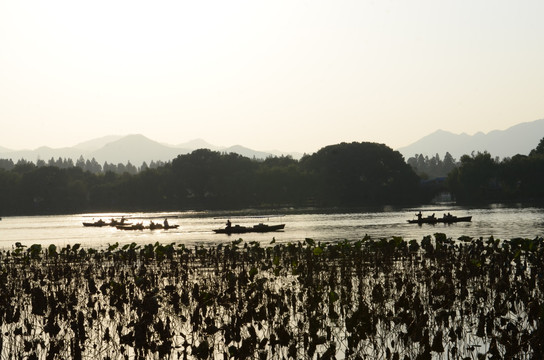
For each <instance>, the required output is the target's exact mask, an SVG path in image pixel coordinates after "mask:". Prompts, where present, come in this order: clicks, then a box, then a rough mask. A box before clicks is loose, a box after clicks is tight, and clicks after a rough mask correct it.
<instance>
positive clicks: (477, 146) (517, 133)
mask: <svg viewBox="0 0 544 360" xmlns="http://www.w3.org/2000/svg"><path fill="white" fill-rule="evenodd" d="M543 137H544V119H540V120H535V121H532V122H525V123H521V124H518V125H515V126H512V127H510V128H508V129H506V130H494V131H491V132H489V133H487V134H484V133H482V132H479V133H476V134H474V135H467V134H465V133H463V134H454V133H451V132H448V131H444V130H437V131H435V132H433V133H432V134H430V135H427V136H425V137H423V138H421V139H420V140H418V141H416V142H415V143H413V144H411V145H408V146H406V147H402V148H399V149H397V150H398V151H399V152H400V153H401V154H402V155H403V156H404V158H405V159H408V158H410V157H413V156H415V155H416V154H423V155H424V156H425V155H427V156H429V157H431V156H434V155H436V154H439V155H440V157H443V156H444V155H445V154H446V152H449V153H450V154H451V155H452V156H453V157H454V158H455V159H456V160H459V158H460V157H461V156H463V155H465V154H466V155H470V154H471V153H472V152H473V151H474V152H478V151H480V152H483V151H487V152H488V153H490V154H491V156H493V157H496V156H498V157H500V158H505V157H512V156H514V155H517V154H521V155H528V154H529V152H530V151H531V150H533V149H534V148H536V147H537V145H538V143H539V142H540V139H542V138H543Z"/></svg>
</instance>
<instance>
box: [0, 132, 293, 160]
mask: <svg viewBox="0 0 544 360" xmlns="http://www.w3.org/2000/svg"><path fill="white" fill-rule="evenodd" d="M202 148H206V149H210V150H213V151H221V152H226V153H231V152H233V153H237V154H240V155H243V156H247V157H249V158H256V159H265V158H267V157H270V156H281V155H291V156H293V157H294V158H300V156H302V155H301V154H298V153H287V152H280V151H274V152H266V151H256V150H252V149H249V148H246V147H243V146H240V145H235V146H231V147H220V146H215V145H212V144H209V143H207V142H206V141H204V140H202V139H195V140H192V141H189V142H186V143H182V144H179V145H177V146H173V145H167V144H161V143H159V142H157V141H154V140H151V139H149V138H147V137H145V136H143V135H140V134H133V135H126V136H117V135H110V136H104V137H101V138H97V139H92V140H89V141H85V142H82V143H79V144H77V145H75V146H73V147H69V148H57V149H54V148H50V147H45V146H43V147H40V148H38V149H35V150H20V151H14V150H9V149H6V148H0V159H12V160H13V161H15V162H16V161H18V160H19V159H25V160H28V161H33V162H35V161H37V160H44V161H46V162H47V161H48V160H50V159H51V158H53V159H55V160H56V159H58V158H62V159H72V160H73V161H74V162H76V160H77V159H79V157H80V156H83V158H84V159H86V160H91V159H92V158H94V159H95V160H96V161H97V162H98V163H100V164H103V163H104V162H108V163H110V164H118V163H122V164H126V163H127V162H130V163H131V164H133V165H135V166H140V165H141V164H142V163H143V162H144V161H145V162H146V163H147V164H148V165H149V163H150V162H151V161H163V162H168V161H171V160H172V159H174V158H176V157H177V156H178V155H182V154H187V153H190V152H192V151H193V150H196V149H202Z"/></svg>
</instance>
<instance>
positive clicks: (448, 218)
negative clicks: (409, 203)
mask: <svg viewBox="0 0 544 360" xmlns="http://www.w3.org/2000/svg"><path fill="white" fill-rule="evenodd" d="M407 221H408V223H409V224H420V225H421V224H437V223H444V224H453V223H458V222H470V221H472V216H461V217H458V216H453V215H445V216H443V217H441V218H437V217H434V216H432V215H431V216H427V217H421V218H419V219H414V220H407Z"/></svg>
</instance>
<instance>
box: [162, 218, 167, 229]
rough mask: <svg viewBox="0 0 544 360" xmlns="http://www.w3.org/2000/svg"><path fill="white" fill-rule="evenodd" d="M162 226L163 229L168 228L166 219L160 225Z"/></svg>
mask: <svg viewBox="0 0 544 360" xmlns="http://www.w3.org/2000/svg"><path fill="white" fill-rule="evenodd" d="M162 224H163V225H164V227H165V228H167V227H168V219H164V222H163V223H162Z"/></svg>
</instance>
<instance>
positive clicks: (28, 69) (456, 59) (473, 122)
mask: <svg viewBox="0 0 544 360" xmlns="http://www.w3.org/2000/svg"><path fill="white" fill-rule="evenodd" d="M543 19H544V1H542V0H517V1H514V0H487V1H482V0H444V1H442V0H413V1H412V0H383V1H382V0H375V1H369V0H356V1H355V0H354V1H342V0H330V1H329V0H315V1H310V0H307V1H298V0H271V1H261V0H248V1H238V0H227V1H224V0H221V1H211V0H210V1H207V0H198V1H183V0H176V1H160V0H157V1H137V0H136V1H135V0H132V1H116V0H107V1H102V0H93V1H78V0H66V1H61V0H47V1H43V0H39V1H18V0H0V146H1V147H7V148H10V149H15V150H19V149H34V148H37V147H39V146H43V145H45V146H50V147H65V146H72V145H75V144H77V143H80V142H83V141H87V140H91V139H94V138H97V137H102V136H105V135H124V134H127V135H128V134H143V135H145V136H147V137H149V138H151V139H153V140H156V141H160V142H164V143H169V144H179V143H182V142H186V141H189V140H192V139H195V138H202V139H205V140H206V141H208V142H210V143H212V144H214V145H220V146H230V145H236V144H239V145H243V146H247V147H250V148H253V149H256V150H272V149H280V150H284V151H299V152H306V153H313V152H314V151H317V150H318V149H319V148H321V147H323V146H326V145H331V144H337V143H340V142H342V141H346V142H351V141H372V142H379V143H385V144H386V145H388V146H390V147H392V148H394V149H396V148H399V147H402V146H406V145H409V144H411V143H413V142H414V141H417V140H418V139H420V138H421V137H423V136H425V135H428V134H430V133H432V132H434V131H435V130H437V129H443V130H447V131H451V132H454V133H462V132H466V133H468V134H473V133H475V132H478V131H482V132H489V131H491V130H493V129H506V128H508V127H510V126H513V125H516V124H518V123H521V122H527V121H534V120H537V119H541V118H544V21H543Z"/></svg>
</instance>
